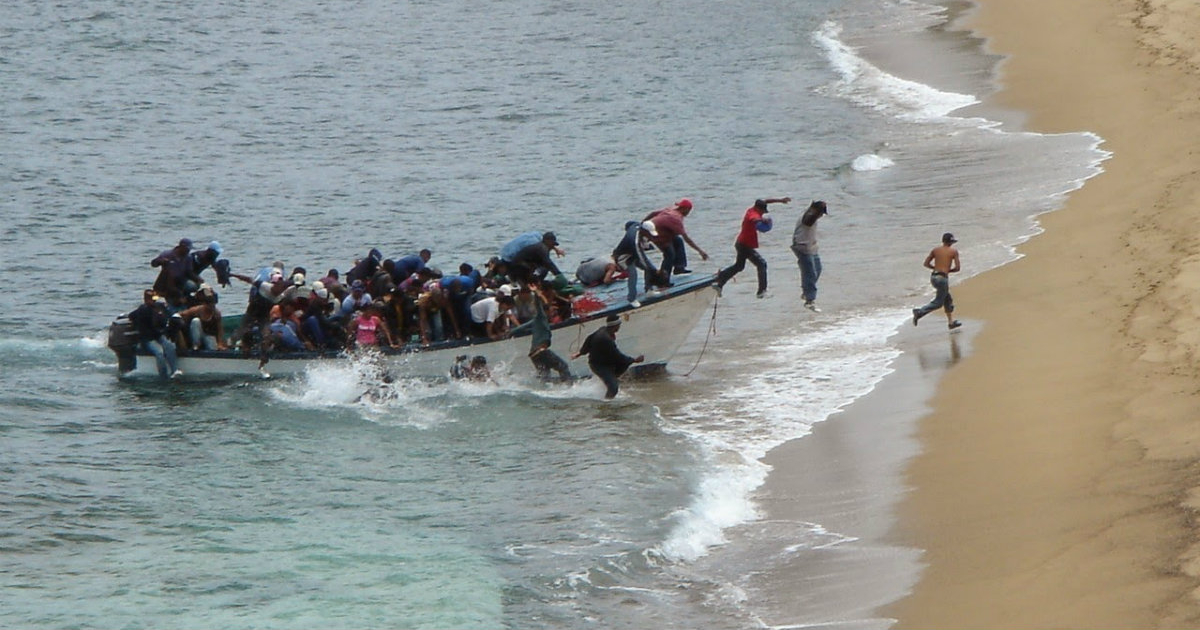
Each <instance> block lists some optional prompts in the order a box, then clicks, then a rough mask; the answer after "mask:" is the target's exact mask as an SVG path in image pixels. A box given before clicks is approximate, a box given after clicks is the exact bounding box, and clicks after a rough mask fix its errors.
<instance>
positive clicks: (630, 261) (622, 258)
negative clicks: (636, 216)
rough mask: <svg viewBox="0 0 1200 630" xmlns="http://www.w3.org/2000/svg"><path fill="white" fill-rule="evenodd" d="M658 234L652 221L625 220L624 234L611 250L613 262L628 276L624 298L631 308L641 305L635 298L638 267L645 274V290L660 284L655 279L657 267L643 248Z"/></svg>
mask: <svg viewBox="0 0 1200 630" xmlns="http://www.w3.org/2000/svg"><path fill="white" fill-rule="evenodd" d="M657 236H658V229H657V228H656V227H654V222H653V221H643V222H641V223H638V222H637V221H626V222H625V236H624V238H622V239H621V242H620V243H617V246H616V248H614V249H613V251H612V259H613V262H615V263H617V267H618V268H620V269H622V270H624V271H625V273H626V274H627V275H628V276H629V277H628V279H627V280H626V282H627V283H628V284H627V285H626V286H627V290H626V292H625V293H626V295H625V299H626V300H627V301H628V302H629V305H630V306H632V307H633V308H637V307H639V306H641V305H642V303H641V302H638V300H637V294H638V291H637V284H638V269H641V270H642V271H643V272H644V273H645V274H646V290H650V288H651V287H652V286H655V285H658V284H661V283H660V282H659V281H657V280H656V278H658V269H657V268H656V267H655V266H654V264H653V263H651V262H650V259H649V258H647V257H646V250H645V249H644V248H643V244H644V243H649V241H650V239H653V238H654V237H657Z"/></svg>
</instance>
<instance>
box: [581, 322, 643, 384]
mask: <svg viewBox="0 0 1200 630" xmlns="http://www.w3.org/2000/svg"><path fill="white" fill-rule="evenodd" d="M620 329H621V318H620V317H618V316H616V315H609V316H608V319H607V320H605V322H604V327H603V328H600V329H597V330H596V331H595V332H593V333H592V334H590V335H588V336H587V338H586V339H584V340H583V345H582V346H580V347H579V352H576V353H575V354H573V355H571V358H572V359H578V358H579V357H581V356H583V355H585V354H586V355H588V367H590V368H591V369H592V373H593V374H595V375H596V376H597V377H599V378H600V380H602V381H604V385H605V387H607V391H605V393H604V397H605V398H613V397H615V396H616V395H617V389H618V384H617V378H619V377H620V376H621V375H622V374H624V373H625V370H628V369H629V366H630V365H632V364H634V363H641V362H642V361H644V360H645V359H646V358H645V357H644V356H642V355H640V354H639V355H638V356H636V357H631V356H628V355H626V354H625V353H623V352H621V350H620V349H619V348H617V331H619V330H620Z"/></svg>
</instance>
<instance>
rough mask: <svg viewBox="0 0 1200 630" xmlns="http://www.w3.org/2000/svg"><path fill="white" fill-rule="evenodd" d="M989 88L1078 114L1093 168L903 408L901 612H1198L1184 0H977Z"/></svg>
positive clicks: (1192, 219) (1040, 623)
mask: <svg viewBox="0 0 1200 630" xmlns="http://www.w3.org/2000/svg"><path fill="white" fill-rule="evenodd" d="M964 26H966V27H969V28H972V29H975V30H977V31H978V33H979V34H980V35H982V36H985V37H987V38H989V42H990V43H989V47H990V49H991V51H992V52H995V53H999V54H1004V55H1009V56H1010V57H1009V59H1008V60H1007V61H1006V62H1005V64H1004V66H1003V71H1002V80H1003V84H1004V89H1003V90H1002V92H1001V93H999V94H998V95H997V96H996V98H995V100H996V101H998V104H999V105H1003V106H1007V107H1012V108H1017V109H1022V110H1025V111H1027V112H1029V114H1030V117H1029V119H1028V122H1027V128H1028V129H1030V130H1031V131H1038V132H1048V133H1054V132H1075V131H1092V132H1095V133H1097V134H1099V135H1100V136H1102V137H1103V138H1104V140H1105V142H1104V144H1103V145H1102V148H1103V149H1105V150H1108V151H1111V152H1112V153H1113V157H1112V159H1110V160H1109V161H1107V162H1106V163H1105V164H1104V169H1105V172H1104V173H1103V174H1101V175H1099V176H1098V177H1095V178H1093V179H1091V180H1090V181H1089V182H1088V183H1087V184H1086V185H1085V186H1084V187H1083V188H1082V189H1080V190H1079V191H1077V192H1075V193H1073V194H1072V195H1071V196H1070V198H1069V200H1068V202H1067V204H1066V207H1065V208H1064V209H1062V210H1060V211H1058V212H1055V213H1052V214H1049V215H1045V216H1044V217H1042V219H1043V220H1042V225H1043V227H1044V228H1045V230H1046V232H1045V233H1044V234H1042V235H1040V236H1038V237H1036V238H1034V239H1032V240H1031V241H1029V242H1028V243H1026V244H1025V245H1023V246H1022V247H1021V248H1020V252H1021V253H1022V254H1023V255H1024V258H1022V259H1021V260H1019V261H1017V262H1015V263H1012V264H1010V265H1007V266H1005V267H1003V268H1001V269H999V270H995V271H992V272H989V273H986V274H983V275H980V276H977V277H975V278H972V279H970V280H969V281H966V282H964V283H963V284H962V285H959V286H956V287H955V301H956V303H958V304H959V309H960V310H959V312H960V313H961V314H962V315H963V316H966V317H970V318H973V319H979V320H983V329H982V332H980V334H979V335H978V336H977V337H976V338H975V339H974V340H973V345H974V349H973V352H972V354H971V356H970V357H968V358H967V359H966V360H964V361H962V362H961V363H960V364H958V365H956V366H955V367H954V368H953V369H951V370H949V371H948V372H947V374H946V376H945V378H944V380H943V382H942V385H941V387H940V388H939V390H938V393H937V394H936V395H935V397H934V398H933V400H932V404H933V407H934V412H933V413H932V414H931V415H929V416H927V417H925V418H924V419H922V420H921V421H920V423H919V428H918V432H917V438H918V440H919V444H920V446H921V449H922V451H923V452H922V454H921V455H919V456H917V457H916V458H915V459H913V460H912V461H911V462H910V465H909V467H908V469H907V477H906V481H907V483H908V484H909V485H910V486H912V487H913V490H912V492H911V493H910V494H909V495H908V496H907V497H906V499H905V500H904V501H903V502H902V504H901V507H900V519H899V526H898V529H897V531H896V532H894V536H895V538H896V539H897V540H898V541H899V542H902V543H905V544H911V545H913V546H915V547H917V548H919V549H923V550H925V553H924V555H923V557H922V561H923V562H924V563H926V564H927V566H926V568H925V570H924V572H923V573H922V574H921V576H920V581H919V582H918V584H917V585H916V587H915V589H914V592H913V593H912V594H911V596H909V597H906V598H904V599H902V600H900V601H899V602H897V603H896V604H894V605H893V606H890V607H889V608H888V609H886V610H885V611H884V614H886V615H888V616H892V617H895V618H896V619H898V620H899V623H898V627H912V628H935V627H954V628H1016V627H1022V628H1042V627H1063V628H1068V627H1069V628H1079V627H1091V628H1099V627H1107V628H1113V627H1146V628H1150V627H1200V603H1198V601H1197V593H1198V591H1197V587H1198V586H1200V579H1198V577H1197V576H1198V575H1200V544H1198V543H1200V535H1198V534H1197V524H1196V512H1195V508H1196V507H1200V378H1198V377H1200V368H1198V366H1197V358H1198V357H1197V354H1198V351H1200V175H1198V173H1197V171H1198V170H1200V155H1198V153H1197V149H1196V147H1195V146H1194V145H1195V144H1196V143H1197V142H1200V42H1198V41H1197V38H1200V2H1196V0H980V7H979V9H978V10H977V11H976V12H974V13H972V14H971V15H970V16H968V18H966V23H965V24H964Z"/></svg>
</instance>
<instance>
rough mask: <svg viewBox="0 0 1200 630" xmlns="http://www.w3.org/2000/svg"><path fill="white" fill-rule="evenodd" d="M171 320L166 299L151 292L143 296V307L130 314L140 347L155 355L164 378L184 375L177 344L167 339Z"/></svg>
mask: <svg viewBox="0 0 1200 630" xmlns="http://www.w3.org/2000/svg"><path fill="white" fill-rule="evenodd" d="M170 320H171V315H170V313H168V312H167V301H166V299H165V298H162V297H159V296H158V295H157V294H155V293H154V291H151V290H147V291H146V292H145V293H143V294H142V305H141V306H139V307H137V308H136V309H134V310H133V312H131V313H130V314H129V322H130V323H131V324H133V328H134V330H136V331H137V334H138V346H140V347H141V348H142V349H143V350H145V351H147V352H149V353H150V354H153V355H154V362H155V363H156V364H157V365H158V374H159V376H161V377H163V378H168V377H170V378H177V377H179V376H182V375H183V372H181V371H179V367H178V365H177V359H176V357H175V344H174V343H173V342H172V341H171V340H170V339H168V338H167V330H168V327H169V326H170Z"/></svg>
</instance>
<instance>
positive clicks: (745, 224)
mask: <svg viewBox="0 0 1200 630" xmlns="http://www.w3.org/2000/svg"><path fill="white" fill-rule="evenodd" d="M791 200H792V198H791V197H779V198H772V199H756V200H755V201H754V205H753V206H750V207H749V208H747V209H746V214H745V215H743V216H742V229H741V231H740V232H738V235H737V239H736V240H734V242H733V249H734V250H735V251H736V252H737V260H735V261H734V263H733V264H732V265H730V266H728V267H726V268H724V269H722V270H721V271H720V272H719V273H717V295H720V294H721V290H722V289H724V288H725V283H726V282H729V279H730V278H732V277H734V276H736V275H737V274H739V273H741V272H742V270H743V269H745V268H746V261H747V260H749V261H750V262H752V263H754V266H755V267H756V268H757V269H758V293H757V295H758V297H760V298H762V297H766V295H767V261H766V260H764V259H763V257H762V255H761V254H759V253H758V233H759V232H766V231H768V230H770V229H771V226H772V225H774V222H773V221H772V219H771V215H770V214H769V213H768V212H767V205H768V204H772V203H788V202H790V201H791Z"/></svg>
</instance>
